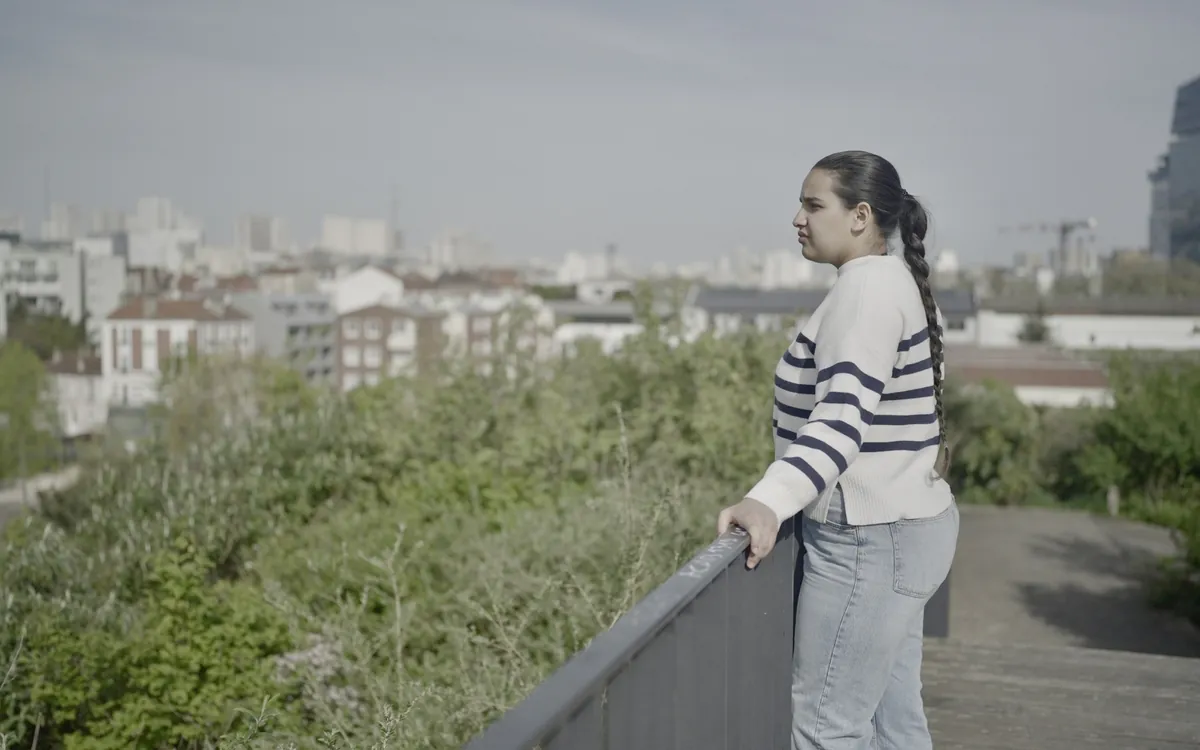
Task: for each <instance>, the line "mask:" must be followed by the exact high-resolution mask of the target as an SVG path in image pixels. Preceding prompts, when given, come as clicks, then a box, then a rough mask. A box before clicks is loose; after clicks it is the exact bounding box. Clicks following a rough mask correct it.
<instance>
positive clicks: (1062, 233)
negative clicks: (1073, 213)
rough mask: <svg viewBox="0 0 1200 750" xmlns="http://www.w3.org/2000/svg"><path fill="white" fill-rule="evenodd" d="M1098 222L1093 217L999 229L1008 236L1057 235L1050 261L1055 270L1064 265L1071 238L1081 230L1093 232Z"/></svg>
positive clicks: (1091, 239) (1090, 238) (1089, 238)
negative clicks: (1018, 233) (1053, 255)
mask: <svg viewBox="0 0 1200 750" xmlns="http://www.w3.org/2000/svg"><path fill="white" fill-rule="evenodd" d="M1097 224H1098V222H1097V221H1096V219H1095V218H1094V217H1088V218H1086V219H1065V220H1063V221H1058V222H1034V223H1031V224H1016V225H1013V226H1007V227H1000V230H999V232H1000V234H1008V233H1012V232H1050V233H1054V234H1057V235H1058V246H1057V247H1056V248H1055V251H1056V252H1055V257H1054V258H1053V259H1052V262H1051V265H1053V266H1055V267H1056V268H1061V266H1062V265H1063V264H1065V263H1066V261H1067V257H1068V249H1069V248H1070V246H1071V236H1072V235H1073V234H1075V233H1076V232H1079V231H1081V230H1085V229H1086V230H1088V231H1089V232H1090V231H1092V230H1094V229H1095V228H1096V226H1097ZM1088 240H1089V241H1094V240H1095V236H1094V235H1089V237H1088Z"/></svg>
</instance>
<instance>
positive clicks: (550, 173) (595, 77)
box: [0, 0, 1200, 264]
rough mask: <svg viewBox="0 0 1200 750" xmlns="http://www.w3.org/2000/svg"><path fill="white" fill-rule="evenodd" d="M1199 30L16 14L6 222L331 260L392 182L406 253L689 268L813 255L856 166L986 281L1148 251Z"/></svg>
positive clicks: (265, 11)
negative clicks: (1072, 226)
mask: <svg viewBox="0 0 1200 750" xmlns="http://www.w3.org/2000/svg"><path fill="white" fill-rule="evenodd" d="M1197 38H1200V2H1196V0H1141V1H1140V2H1137V1H1135V0H1005V1H1001V0H996V1H993V0H970V1H969V2H964V1H963V0H904V1H903V2H896V0H841V1H838V2H834V1H833V0H820V1H819V2H807V1H803V0H738V1H737V2H732V1H727V2H716V1H715V0H342V1H341V2H338V3H331V2H318V1H317V0H205V2H186V1H183V0H144V1H136V0H91V1H87V0H0V102H3V114H2V117H0V213H6V212H16V213H19V214H21V215H23V216H24V217H25V220H26V227H27V229H28V228H30V227H31V226H36V225H37V224H38V223H39V222H40V218H41V215H42V213H43V205H44V202H45V198H44V196H45V194H46V193H47V192H48V193H49V195H50V198H51V199H52V200H55V201H62V202H70V203H77V204H80V205H83V206H85V207H89V208H92V207H95V208H101V207H104V208H112V209H116V208H122V209H131V208H132V206H133V204H134V202H135V200H136V199H137V198H138V197H139V196H143V195H160V196H166V197H169V198H171V199H172V200H173V201H174V202H175V203H176V204H177V205H178V206H179V207H180V208H181V209H183V210H184V211H185V212H187V213H188V214H190V215H194V216H197V217H198V218H200V219H201V220H202V221H203V222H204V225H205V227H206V230H207V231H208V235H209V237H210V239H211V240H212V241H215V242H216V243H223V242H229V241H230V239H231V238H232V233H233V225H234V221H235V218H236V217H237V216H238V215H239V214H241V213H248V212H262V213H270V214H275V215H279V216H281V217H283V218H285V219H286V220H287V221H288V223H289V226H290V228H291V230H292V233H293V234H294V235H295V236H296V237H297V239H300V240H302V241H307V240H310V239H313V238H315V237H316V235H317V232H318V228H319V222H320V217H321V216H322V215H323V214H326V213H341V214H349V215H356V216H374V217H387V216H389V215H390V212H391V195H392V190H393V186H394V187H395V191H396V196H397V202H398V216H399V219H400V225H401V228H402V229H403V230H404V232H405V234H406V236H407V237H408V242H409V244H410V245H423V244H425V243H426V242H427V241H428V240H429V239H431V238H432V237H433V236H435V235H436V234H437V233H439V232H441V231H443V230H447V229H462V230H468V231H471V232H473V233H475V234H476V235H478V236H480V237H482V238H485V239H486V240H487V241H488V242H489V243H490V244H491V245H493V246H494V248H495V251H496V253H497V255H498V256H499V257H504V258H511V259H520V258H529V257H541V258H558V257H561V256H562V255H563V253H565V252H566V251H568V250H578V251H581V252H600V251H602V250H603V249H604V247H605V245H607V244H608V243H615V244H616V245H617V248H618V252H619V253H620V254H621V255H623V256H626V257H629V258H632V259H634V260H636V261H665V262H668V263H683V262H691V261H696V260H705V259H712V258H715V257H717V256H719V255H721V254H725V253H728V252H730V251H732V250H734V249H735V248H737V247H739V246H744V247H747V248H749V249H751V250H754V251H764V250H770V249H775V248H788V247H791V248H794V247H795V244H794V243H795V234H794V231H793V230H792V228H791V226H790V223H791V219H792V216H793V214H794V213H795V210H796V208H797V200H798V196H799V192H800V185H801V183H802V181H803V179H804V176H805V174H806V173H807V171H808V169H809V167H811V165H812V164H813V163H814V162H815V161H816V160H817V159H819V158H820V157H822V156H824V155H825V154H828V153H831V152H833V151H838V150H842V149H849V148H861V149H867V150H870V151H874V152H876V153H879V154H881V155H883V156H885V157H886V158H888V159H889V160H891V161H892V162H893V163H894V164H895V165H896V167H897V168H898V169H899V171H900V174H901V176H902V178H903V180H904V183H905V187H906V188H907V189H908V190H909V191H910V192H912V193H913V194H915V195H917V196H918V197H920V198H922V199H923V200H924V201H925V203H926V205H927V206H928V207H929V208H930V210H931V212H932V214H933V236H932V237H931V238H930V239H929V240H927V243H926V244H927V246H928V247H931V248H934V249H944V248H953V249H955V250H956V251H957V252H958V253H959V255H960V257H961V258H963V260H964V261H966V262H969V263H973V264H974V263H1004V262H1007V260H1008V256H1009V255H1011V253H1012V251H1013V250H1015V249H1044V248H1045V247H1048V246H1049V245H1050V244H1051V242H1052V240H1051V239H1050V237H1049V236H1048V235H1036V234H1033V235H1016V236H1013V235H1000V234H999V232H998V229H999V228H1000V227H1001V226H1009V225H1014V224H1023V223H1028V222H1042V221H1057V220H1062V219H1077V218H1086V217H1088V216H1094V217H1096V218H1097V220H1098V222H1099V225H1098V228H1097V229H1096V235H1097V245H1098V247H1099V248H1101V249H1102V250H1104V249H1107V248H1109V247H1113V246H1119V247H1120V246H1143V245H1145V244H1146V242H1147V232H1148V230H1147V220H1148V210H1149V186H1148V183H1147V180H1146V175H1147V172H1148V171H1149V170H1150V169H1151V168H1152V167H1153V166H1154V164H1155V161H1156V159H1157V157H1158V155H1159V154H1160V153H1162V152H1163V151H1164V149H1165V147H1166V144H1167V139H1168V135H1169V126H1170V117H1171V108H1172V103H1173V99H1174V94H1175V89H1176V88H1177V87H1178V86H1179V85H1180V84H1182V83H1184V82H1185V81H1187V80H1190V79H1192V78H1194V77H1196V76H1198V75H1200V44H1197V43H1196V39H1197ZM47 186H48V191H47V189H46V188H47Z"/></svg>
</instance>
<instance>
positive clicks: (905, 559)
mask: <svg viewBox="0 0 1200 750" xmlns="http://www.w3.org/2000/svg"><path fill="white" fill-rule="evenodd" d="M889 527H890V530H891V532H892V558H893V564H894V568H893V573H892V588H893V589H894V590H895V592H896V593H897V594H903V595H904V596H911V597H914V598H917V599H928V598H929V597H931V596H933V594H934V593H935V592H936V591H937V590H938V587H939V586H941V585H942V583H943V582H944V581H945V580H946V576H947V575H949V574H950V565H951V563H952V562H954V550H955V547H956V546H957V544H958V509H957V508H956V507H955V506H954V505H951V506H950V507H949V508H947V509H946V510H944V511H942V512H941V513H939V514H937V515H936V516H932V517H930V518H911V519H905V520H903V521H896V522H895V523H892V524H889Z"/></svg>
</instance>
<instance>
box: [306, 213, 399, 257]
mask: <svg viewBox="0 0 1200 750" xmlns="http://www.w3.org/2000/svg"><path fill="white" fill-rule="evenodd" d="M394 240H395V235H393V234H392V233H391V230H390V228H389V227H388V223H387V222H386V221H384V220H383V219H360V218H356V217H352V216H337V215H327V216H325V217H323V218H322V219H321V249H323V250H328V251H330V252H332V253H338V254H341V255H359V256H362V255H367V256H375V257H379V256H383V255H387V254H388V252H389V251H390V250H391V248H392V244H393V242H394Z"/></svg>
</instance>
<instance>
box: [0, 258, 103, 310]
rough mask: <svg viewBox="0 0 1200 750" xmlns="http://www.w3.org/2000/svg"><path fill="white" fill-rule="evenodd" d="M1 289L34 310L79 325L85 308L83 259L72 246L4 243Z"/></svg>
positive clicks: (0, 277) (1, 260) (0, 267)
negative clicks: (59, 247) (59, 316)
mask: <svg viewBox="0 0 1200 750" xmlns="http://www.w3.org/2000/svg"><path fill="white" fill-rule="evenodd" d="M0 289H2V290H3V292H4V296H5V298H6V299H10V300H11V299H13V298H15V299H16V300H19V301H20V302H21V303H23V304H24V305H26V306H27V307H28V308H29V309H31V310H35V311H37V312H41V313H46V314H50V315H63V316H65V317H67V318H68V319H69V320H70V321H71V322H72V323H78V322H79V321H80V320H81V319H82V318H83V314H84V309H85V307H84V298H83V263H82V256H80V255H77V254H76V253H75V252H74V251H73V250H72V249H71V248H70V247H69V246H67V247H64V248H62V249H57V248H56V249H40V248H35V247H31V246H29V245H23V244H14V243H11V242H7V241H4V240H0Z"/></svg>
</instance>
